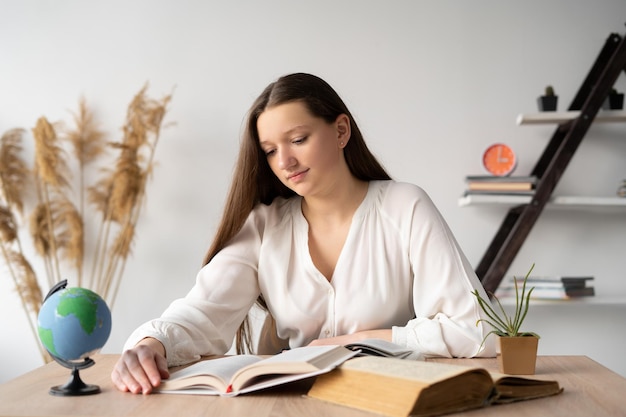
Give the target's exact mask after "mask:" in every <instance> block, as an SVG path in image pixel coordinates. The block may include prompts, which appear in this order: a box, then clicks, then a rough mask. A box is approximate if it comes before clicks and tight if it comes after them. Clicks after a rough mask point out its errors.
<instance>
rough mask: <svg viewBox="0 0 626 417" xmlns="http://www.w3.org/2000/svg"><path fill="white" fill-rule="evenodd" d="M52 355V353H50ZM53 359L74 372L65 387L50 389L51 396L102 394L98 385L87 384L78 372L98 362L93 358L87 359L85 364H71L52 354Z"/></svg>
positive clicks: (59, 386)
mask: <svg viewBox="0 0 626 417" xmlns="http://www.w3.org/2000/svg"><path fill="white" fill-rule="evenodd" d="M48 353H50V352H48ZM50 355H51V356H52V358H53V359H54V360H55V361H57V362H58V363H59V364H61V365H63V366H64V367H66V368H69V369H71V370H72V376H71V377H70V380H69V381H68V382H67V383H66V384H65V385H57V386H54V387H52V388H50V391H49V393H50V395H56V396H60V397H71V396H79V395H92V394H98V393H99V392H100V387H99V386H97V385H91V384H85V383H84V382H83V380H82V379H81V378H80V374H79V372H78V371H80V370H81V369H86V368H89V367H90V366H93V365H94V364H95V363H96V362H95V361H94V360H93V359H91V358H85V359H84V360H83V362H71V361H66V360H63V359H61V358H59V357H57V356H54V355H52V354H50Z"/></svg>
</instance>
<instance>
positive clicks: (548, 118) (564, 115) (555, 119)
mask: <svg viewBox="0 0 626 417" xmlns="http://www.w3.org/2000/svg"><path fill="white" fill-rule="evenodd" d="M578 116H580V111H561V112H556V111H546V112H541V113H533V114H520V115H518V116H517V120H516V122H517V124H518V125H536V124H554V123H563V122H567V121H568V120H573V119H575V118H577V117H578ZM594 122H626V110H600V111H598V114H596V117H595V119H594Z"/></svg>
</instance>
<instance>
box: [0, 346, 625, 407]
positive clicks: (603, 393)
mask: <svg viewBox="0 0 626 417" xmlns="http://www.w3.org/2000/svg"><path fill="white" fill-rule="evenodd" d="M117 357H118V355H97V356H95V357H94V359H95V361H96V364H95V365H94V366H93V367H91V368H89V369H86V370H83V371H81V377H82V379H83V380H84V381H85V383H87V384H97V385H99V386H100V388H101V389H102V392H101V393H100V394H97V395H89V396H85V397H55V396H51V395H49V394H48V390H49V388H50V387H51V386H55V385H62V384H64V383H65V382H67V380H68V379H69V376H70V371H69V370H68V369H66V368H63V367H61V366H60V365H58V364H56V363H50V364H47V365H45V366H42V367H41V368H38V369H36V370H34V371H32V372H29V373H27V374H25V375H22V376H20V377H18V378H15V379H13V380H12V381H9V382H7V383H4V384H0V416H78V415H80V416H131V415H132V416H140V417H141V416H150V417H154V416H161V415H162V416H173V415H185V416H225V415H228V416H252V415H253V416H259V417H262V416H274V417H276V416H302V417H308V416H310V417H319V416H330V415H332V416H341V417H359V416H360V417H368V416H369V417H372V416H377V414H371V413H366V412H363V411H359V410H354V409H350V408H346V407H342V406H338V405H332V404H327V403H325V402H322V401H319V400H316V399H312V398H307V397H305V396H304V395H303V394H305V393H306V392H307V390H308V388H309V387H310V384H311V381H310V380H309V381H301V382H299V383H293V384H291V385H288V386H283V387H276V388H273V389H269V390H266V391H265V392H263V393H254V394H246V395H242V396H239V397H235V398H222V397H214V396H191V395H170V394H158V395H147V396H143V395H133V394H128V393H122V392H119V391H117V390H116V389H115V388H114V387H113V385H112V383H111V381H110V377H109V376H110V372H111V369H112V367H113V364H114V363H115V361H116V359H117ZM435 361H437V362H451V363H458V364H464V365H472V366H476V365H478V366H482V367H484V368H487V369H491V370H497V365H496V361H495V359H435ZM536 372H537V373H536V375H535V377H536V378H541V379H555V380H557V381H559V383H560V385H561V386H562V387H563V388H564V392H563V393H562V394H560V395H557V396H554V397H548V398H541V399H536V400H530V401H523V402H518V403H514V404H506V405H497V406H491V407H488V408H483V409H480V410H474V411H469V412H465V413H457V414H454V415H455V416H478V415H480V416H483V415H484V416H501V415H503V414H506V415H507V416H541V415H550V416H568V417H570V416H585V417H587V416H619V415H625V413H626V411H625V410H626V378H623V377H621V376H620V375H618V374H616V373H615V372H612V371H611V370H609V369H607V368H605V367H604V366H602V365H600V364H598V363H597V362H595V361H593V360H591V359H589V358H588V357H585V356H540V357H539V358H538V360H537V369H536Z"/></svg>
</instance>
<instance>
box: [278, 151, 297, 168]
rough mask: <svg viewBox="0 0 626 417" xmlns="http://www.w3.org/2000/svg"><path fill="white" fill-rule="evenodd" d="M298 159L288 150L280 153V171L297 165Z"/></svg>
mask: <svg viewBox="0 0 626 417" xmlns="http://www.w3.org/2000/svg"><path fill="white" fill-rule="evenodd" d="M295 162H296V158H294V156H293V154H292V153H291V152H290V151H289V150H288V149H281V150H280V151H278V167H279V168H280V169H286V168H290V167H292V166H294V165H295Z"/></svg>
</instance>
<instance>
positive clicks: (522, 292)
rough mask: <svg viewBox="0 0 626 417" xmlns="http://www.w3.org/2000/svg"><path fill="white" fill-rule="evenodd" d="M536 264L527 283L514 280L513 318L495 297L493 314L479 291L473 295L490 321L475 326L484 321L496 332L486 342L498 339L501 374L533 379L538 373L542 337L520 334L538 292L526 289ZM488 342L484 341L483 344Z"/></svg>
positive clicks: (526, 278) (490, 306)
mask: <svg viewBox="0 0 626 417" xmlns="http://www.w3.org/2000/svg"><path fill="white" fill-rule="evenodd" d="M534 267H535V264H533V265H532V266H531V267H530V270H529V271H528V273H527V274H526V276H525V277H524V281H522V283H520V285H521V289H520V285H518V280H517V278H516V277H513V281H514V286H515V311H514V313H513V314H512V315H508V314H507V313H506V311H505V310H504V307H503V306H502V303H501V302H500V300H499V299H498V297H496V296H495V295H494V294H493V293H490V295H491V296H492V297H493V300H494V302H495V304H497V306H498V310H499V312H498V311H496V310H494V308H493V307H492V303H491V302H490V301H489V300H485V299H484V298H482V297H481V296H480V294H479V293H478V290H474V291H472V294H474V296H475V297H476V299H477V300H478V304H479V305H480V308H481V309H482V310H483V311H484V312H485V314H486V315H487V317H488V319H480V320H478V322H476V325H478V323H480V322H481V321H484V322H485V323H487V324H488V325H490V326H491V327H492V328H493V330H492V331H490V332H489V333H488V334H487V336H485V339H487V337H488V336H490V335H491V334H495V335H496V337H497V339H496V340H497V347H498V351H499V353H498V366H499V367H500V372H502V373H505V374H517V375H533V374H534V373H535V364H536V362H537V346H538V344H539V335H537V334H536V333H532V332H522V331H521V330H520V328H521V326H522V323H523V322H524V319H525V318H526V314H527V313H528V307H529V304H530V296H531V294H532V292H533V290H534V289H535V288H534V287H532V288H530V289H527V287H526V283H527V281H528V276H529V275H530V273H531V272H532V270H533V268H534ZM484 342H485V340H483V343H484Z"/></svg>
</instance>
